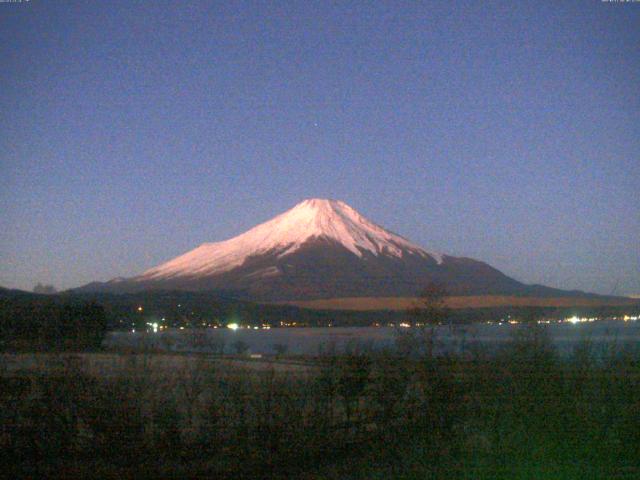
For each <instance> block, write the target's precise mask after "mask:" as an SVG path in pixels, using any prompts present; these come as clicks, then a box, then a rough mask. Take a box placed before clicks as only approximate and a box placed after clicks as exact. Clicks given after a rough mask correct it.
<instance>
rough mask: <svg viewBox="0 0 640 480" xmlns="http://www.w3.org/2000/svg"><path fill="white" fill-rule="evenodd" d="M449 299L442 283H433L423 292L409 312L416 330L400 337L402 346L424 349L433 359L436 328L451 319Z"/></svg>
mask: <svg viewBox="0 0 640 480" xmlns="http://www.w3.org/2000/svg"><path fill="white" fill-rule="evenodd" d="M447 297H448V292H447V289H446V288H445V286H444V285H442V284H441V283H437V282H431V283H429V284H428V285H427V286H426V287H425V288H424V289H423V290H422V292H421V293H420V295H419V297H418V298H417V299H416V302H415V304H414V305H413V306H412V307H411V308H409V311H408V314H409V318H410V319H411V324H412V326H413V327H414V328H413V329H412V330H411V331H409V332H408V333H402V335H401V336H399V337H398V339H399V340H402V341H401V342H399V345H400V346H402V345H406V346H409V347H410V348H411V349H416V348H417V349H421V348H422V349H424V352H423V353H424V354H426V356H427V357H428V358H433V350H434V345H435V335H436V327H437V326H438V325H442V324H443V323H444V322H445V321H446V320H447V318H449V313H450V312H449V308H448V307H447V304H446V301H447ZM405 353H410V352H405Z"/></svg>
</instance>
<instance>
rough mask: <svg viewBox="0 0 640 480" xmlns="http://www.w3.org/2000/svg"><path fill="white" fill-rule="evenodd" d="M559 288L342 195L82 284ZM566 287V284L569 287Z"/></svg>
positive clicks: (303, 293) (312, 294) (255, 290)
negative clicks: (436, 244)
mask: <svg viewBox="0 0 640 480" xmlns="http://www.w3.org/2000/svg"><path fill="white" fill-rule="evenodd" d="M430 282H438V283H441V284H444V285H445V286H446V288H447V289H448V291H449V292H450V293H451V294H454V295H482V294H522V295H527V294H531V295H533V294H535V295H552V294H554V293H558V292H561V291H560V290H555V289H551V288H547V287H542V286H529V285H525V284H522V283H520V282H518V281H516V280H514V279H512V278H510V277H508V276H506V275H505V274H503V273H502V272H500V271H498V270H496V269H495V268H493V267H491V266H489V265H487V264H486V263H484V262H480V261H477V260H473V259H470V258H462V257H454V256H450V255H446V254H443V253H437V252H433V251H430V250H427V249H424V248H422V247H420V246H418V245H416V244H414V243H412V242H410V241H409V240H407V239H405V238H403V237H401V236H400V235H397V234H395V233H392V232H390V231H388V230H386V229H384V228H383V227H381V226H379V225H377V224H375V223H373V222H372V221H370V220H368V219H367V218H365V217H364V216H362V215H361V214H360V213H358V212H357V211H356V210H354V209H353V208H351V207H350V206H349V205H347V204H346V203H344V202H341V201H336V200H325V199H309V200H305V201H303V202H301V203H299V204H297V205H296V206H294V207H293V208H291V209H290V210H288V211H286V212H284V213H282V214H281V215H278V216H276V217H275V218H273V219H271V220H269V221H267V222H265V223H262V224H260V225H258V226H256V227H254V228H252V229H250V230H248V231H247V232H245V233H243V234H241V235H238V236H237V237H234V238H231V239H229V240H225V241H222V242H215V243H204V244H202V245H200V246H199V247H197V248H195V249H193V250H191V251H189V252H187V253H185V254H183V255H180V256H178V257H176V258H174V259H172V260H169V261H168V262H166V263H163V264H161V265H158V266H156V267H154V268H151V269H149V270H147V271H146V272H144V273H142V274H141V275H138V276H135V277H132V278H117V279H114V280H111V281H109V282H106V283H97V282H95V283H91V284H89V285H86V286H84V287H81V288H80V289H79V290H80V291H110V292H134V291H141V290H191V291H224V292H231V293H233V294H234V295H235V296H238V297H241V298H248V299H251V300H257V301H282V300H311V299H322V298H340V297H377V296H385V297H401V296H414V295H416V294H417V293H419V291H420V290H421V289H422V288H424V286H425V285H427V284H428V283H430ZM564 293H567V292H564Z"/></svg>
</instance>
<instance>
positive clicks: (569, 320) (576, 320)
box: [567, 315, 580, 324]
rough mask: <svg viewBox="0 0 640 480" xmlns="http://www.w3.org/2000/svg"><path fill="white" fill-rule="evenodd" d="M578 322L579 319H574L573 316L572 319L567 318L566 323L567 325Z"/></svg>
mask: <svg viewBox="0 0 640 480" xmlns="http://www.w3.org/2000/svg"><path fill="white" fill-rule="evenodd" d="M579 321H580V319H579V318H578V317H576V316H575V315H574V316H573V317H570V318H567V322H569V323H573V324H576V323H578V322H579Z"/></svg>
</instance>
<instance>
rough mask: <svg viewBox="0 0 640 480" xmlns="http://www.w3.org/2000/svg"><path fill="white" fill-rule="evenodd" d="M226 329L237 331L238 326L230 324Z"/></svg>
mask: <svg viewBox="0 0 640 480" xmlns="http://www.w3.org/2000/svg"><path fill="white" fill-rule="evenodd" d="M227 328H229V329H231V330H237V329H238V328H240V326H239V325H238V324H237V323H230V324H229V325H227Z"/></svg>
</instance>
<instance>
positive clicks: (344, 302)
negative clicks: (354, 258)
mask: <svg viewBox="0 0 640 480" xmlns="http://www.w3.org/2000/svg"><path fill="white" fill-rule="evenodd" d="M418 300H419V299H418V298H416V297H351V298H328V299H322V300H296V301H289V302H283V303H284V304H287V305H294V306H297V307H302V308H310V309H317V310H357V311H378V310H399V311H402V310H407V309H408V308H411V307H412V306H414V305H415V304H416V302H417V301H418ZM446 304H447V307H449V308H453V309H462V308H489V307H558V308H560V307H599V306H626V305H638V299H632V298H621V297H607V298H590V297H520V296H515V295H468V296H451V297H448V298H447V301H446Z"/></svg>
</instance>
